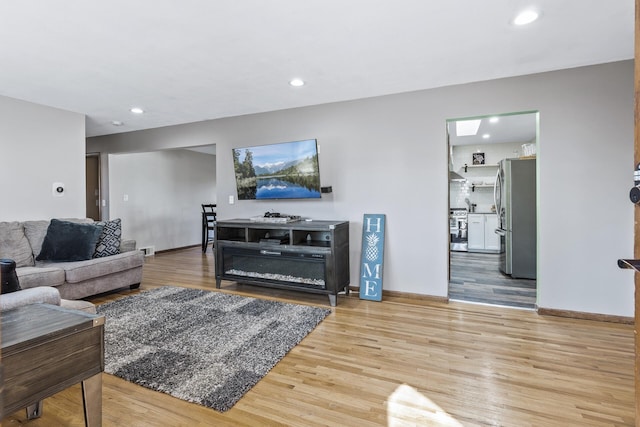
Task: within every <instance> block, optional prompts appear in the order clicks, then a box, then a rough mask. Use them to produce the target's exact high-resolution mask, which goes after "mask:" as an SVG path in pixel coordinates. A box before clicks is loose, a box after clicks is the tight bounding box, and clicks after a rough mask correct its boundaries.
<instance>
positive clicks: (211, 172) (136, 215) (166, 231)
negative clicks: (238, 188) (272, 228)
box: [108, 150, 216, 251]
mask: <svg viewBox="0 0 640 427" xmlns="http://www.w3.org/2000/svg"><path fill="white" fill-rule="evenodd" d="M108 158H109V171H110V177H111V179H110V185H109V199H110V201H111V209H110V218H111V219H114V218H122V232H123V236H124V237H126V238H131V239H135V240H136V243H137V246H138V247H146V246H154V247H155V250H157V251H158V250H164V249H172V248H180V247H184V246H190V245H194V244H199V243H200V242H201V241H202V227H201V224H202V223H201V220H202V216H201V212H202V207H201V205H202V204H203V203H215V202H216V195H215V185H216V156H212V155H210V154H203V153H196V152H193V151H189V150H164V151H156V152H151V153H135V154H110V155H109V156H108ZM125 195H126V197H127V199H128V200H127V201H125V200H124V197H125Z"/></svg>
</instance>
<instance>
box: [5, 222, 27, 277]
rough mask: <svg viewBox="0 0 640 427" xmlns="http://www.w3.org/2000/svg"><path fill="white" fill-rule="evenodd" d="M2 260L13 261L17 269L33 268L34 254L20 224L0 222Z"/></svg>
mask: <svg viewBox="0 0 640 427" xmlns="http://www.w3.org/2000/svg"><path fill="white" fill-rule="evenodd" d="M0 258H8V259H12V260H14V261H15V262H16V266H17V267H28V266H33V265H34V264H33V252H32V249H31V245H30V244H29V240H28V239H27V236H26V235H25V233H24V226H23V225H22V224H21V223H19V222H16V221H14V222H0Z"/></svg>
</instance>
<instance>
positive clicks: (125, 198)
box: [122, 194, 129, 202]
mask: <svg viewBox="0 0 640 427" xmlns="http://www.w3.org/2000/svg"><path fill="white" fill-rule="evenodd" d="M122 201H123V202H128V201H129V195H128V194H125V195H124V196H122Z"/></svg>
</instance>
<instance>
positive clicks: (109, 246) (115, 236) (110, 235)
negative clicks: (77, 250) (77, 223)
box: [93, 218, 122, 258]
mask: <svg viewBox="0 0 640 427" xmlns="http://www.w3.org/2000/svg"><path fill="white" fill-rule="evenodd" d="M96 224H102V225H103V226H104V228H103V229H102V234H101V235H100V238H99V239H98V243H97V244H96V251H95V252H94V254H93V257H94V258H102V257H105V256H110V255H117V254H119V253H120V240H121V236H122V222H121V220H120V218H116V219H114V220H111V221H106V222H97V223H96Z"/></svg>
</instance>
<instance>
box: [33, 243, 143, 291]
mask: <svg viewBox="0 0 640 427" xmlns="http://www.w3.org/2000/svg"><path fill="white" fill-rule="evenodd" d="M142 264H144V254H143V253H142V252H140V251H131V252H123V253H121V254H117V255H111V256H108V257H102V258H93V259H90V260H87V261H76V262H56V263H52V262H37V263H36V265H37V266H42V267H51V266H55V267H58V268H61V269H63V270H64V272H65V279H66V281H67V282H68V283H78V282H83V281H85V280H90V279H94V278H96V277H102V276H106V275H109V274H112V273H119V272H121V271H125V270H129V269H132V268H137V267H140V266H142Z"/></svg>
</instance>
